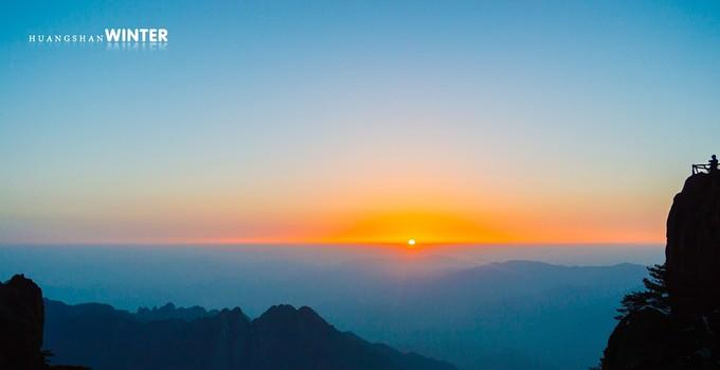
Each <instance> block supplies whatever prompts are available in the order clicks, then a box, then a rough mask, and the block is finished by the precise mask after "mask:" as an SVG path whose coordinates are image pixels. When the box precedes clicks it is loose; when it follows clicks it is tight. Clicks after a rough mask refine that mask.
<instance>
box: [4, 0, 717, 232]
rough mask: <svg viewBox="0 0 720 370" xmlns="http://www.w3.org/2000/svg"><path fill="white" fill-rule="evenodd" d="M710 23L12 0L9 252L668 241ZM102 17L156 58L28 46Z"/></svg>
mask: <svg viewBox="0 0 720 370" xmlns="http://www.w3.org/2000/svg"><path fill="white" fill-rule="evenodd" d="M719 22H720V5H719V4H717V3H713V2H691V1H682V2H680V1H675V2H673V1H663V2H658V1H652V2H650V1H594V2H589V1H588V2H580V1H574V2H555V1H547V2H539V1H527V2H524V1H509V2H500V1H498V2H476V1H472V2H466V1H434V2H431V1H405V2H402V1H393V2H387V1H377V2H372V1H347V2H341V1H321V2H308V1H273V2H251V1H216V2H212V1H210V2H189V1H172V2H171V1H167V2H141V1H137V2H108V3H100V2H94V1H72V2H58V1H6V2H3V3H2V5H0V168H1V169H2V171H3V179H4V180H3V182H2V183H1V184H0V242H7V243H12V242H40V243H44V242H48V243H52V242H134V241H142V242H148V241H150V242H154V241H158V242H163V241H204V240H208V241H218V240H220V241H222V240H237V241H263V240H267V241H313V240H338V241H356V240H353V239H357V240H359V241H363V240H373V241H378V240H381V239H383V238H385V239H392V240H394V239H395V238H401V237H402V235H401V234H403V233H408V234H410V233H420V234H421V235H427V238H428V239H433V240H435V241H449V240H455V238H453V237H452V236H451V235H447V234H448V233H451V232H457V233H459V234H467V235H462V237H457V239H458V240H463V241H478V242H482V241H493V242H497V241H526V242H532V241H543V242H547V241H584V242H587V241H602V242H608V241H658V240H662V238H663V235H664V233H663V227H664V218H665V216H666V211H667V209H668V206H669V202H670V200H671V197H672V194H673V193H674V192H676V191H678V190H679V187H680V186H681V184H682V181H683V179H684V177H685V176H686V175H687V174H688V173H689V164H690V163H691V162H699V161H704V160H706V157H707V156H709V154H712V153H713V152H714V151H715V150H718V147H717V142H718V140H717V138H716V136H715V134H714V132H715V131H717V130H718V128H720V109H719V108H718V107H719V106H720V105H718V104H717V102H718V98H720V88H719V86H720V84H718V82H720V69H719V68H718V66H720V47H719V46H718V45H720V43H719V41H720V23H719ZM106 27H133V28H134V27H164V28H167V29H168V31H169V43H168V46H167V50H163V51H155V52H134V51H117V50H116V51H108V50H105V49H104V46H103V45H100V46H87V45H86V46H77V45H54V46H47V45H33V44H29V43H28V42H27V35H28V34H31V33H33V34H55V33H62V34H66V33H68V34H73V33H88V34H96V33H102V32H103V30H104V28H106ZM396 214H403V215H407V214H412V215H413V216H406V218H405V219H406V220H407V221H402V222H398V225H397V226H393V227H395V228H397V230H396V231H389V230H385V231H383V232H385V233H386V235H381V234H382V232H379V231H377V230H376V229H378V227H377V226H373V227H372V228H374V229H373V230H367V229H368V227H369V226H367V225H376V224H377V223H378V222H380V221H377V220H386V219H387V218H388V217H390V218H393V217H394V216H392V217H391V216H388V215H396ZM451 218H452V219H453V220H459V221H457V222H456V223H457V224H462V225H469V226H467V227H456V228H452V227H445V226H442V227H441V226H437V225H436V224H445V223H450V221H447V220H448V219H451ZM420 219H422V220H435V221H427V222H424V221H423V222H420V221H418V220H420ZM438 220H443V221H438ZM408 223H414V224H415V225H409V224H408ZM418 224H421V226H417V225H418ZM431 224H432V225H431ZM518 224H521V225H522V226H521V227H518ZM358 225H365V226H362V227H360V226H358ZM393 225H395V224H393ZM473 228H475V229H477V230H482V231H481V232H472V231H468V230H469V229H473ZM383 229H386V228H383ZM420 229H422V230H420ZM428 229H433V230H432V231H428V232H425V230H428ZM348 230H353V232H349V231H348ZM358 230H360V231H358ZM548 230H550V231H548ZM362 233H367V235H368V237H367V238H364V237H363V235H358V234H362ZM423 233H425V234H423ZM483 233H484V234H483ZM409 237H412V235H408V238H409Z"/></svg>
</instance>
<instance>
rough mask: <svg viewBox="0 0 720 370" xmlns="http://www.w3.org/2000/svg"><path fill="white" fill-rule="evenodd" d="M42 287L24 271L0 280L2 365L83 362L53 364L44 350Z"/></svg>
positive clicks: (21, 369)
mask: <svg viewBox="0 0 720 370" xmlns="http://www.w3.org/2000/svg"><path fill="white" fill-rule="evenodd" d="M43 323H44V307H43V299H42V290H40V287H38V286H37V285H36V284H35V283H34V282H33V281H32V280H30V279H27V278H26V277H25V276H23V275H15V276H13V277H12V278H11V279H10V280H9V281H7V282H5V283H2V282H0V369H8V370H46V369H53V370H62V369H66V370H70V369H77V370H80V369H84V368H83V367H80V366H49V365H48V364H47V361H46V357H48V356H50V355H51V353H50V352H48V351H43V350H42V346H43Z"/></svg>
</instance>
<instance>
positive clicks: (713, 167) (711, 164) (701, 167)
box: [692, 154, 718, 175]
mask: <svg viewBox="0 0 720 370" xmlns="http://www.w3.org/2000/svg"><path fill="white" fill-rule="evenodd" d="M716 172H718V159H717V157H716V156H715V155H714V154H713V156H712V157H711V158H710V160H709V161H708V163H697V164H693V165H692V174H693V175H697V174H699V173H716Z"/></svg>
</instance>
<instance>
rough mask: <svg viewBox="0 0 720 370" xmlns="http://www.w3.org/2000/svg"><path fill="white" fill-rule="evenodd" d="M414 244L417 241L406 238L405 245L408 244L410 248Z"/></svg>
mask: <svg viewBox="0 0 720 370" xmlns="http://www.w3.org/2000/svg"><path fill="white" fill-rule="evenodd" d="M415 244H417V242H416V241H415V239H408V241H407V245H408V246H409V247H410V248H412V247H414V246H415Z"/></svg>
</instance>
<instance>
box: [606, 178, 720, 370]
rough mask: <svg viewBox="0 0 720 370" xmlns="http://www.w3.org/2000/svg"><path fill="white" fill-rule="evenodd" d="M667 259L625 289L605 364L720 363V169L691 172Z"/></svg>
mask: <svg viewBox="0 0 720 370" xmlns="http://www.w3.org/2000/svg"><path fill="white" fill-rule="evenodd" d="M665 256H666V260H665V264H664V266H657V267H656V268H655V269H652V270H651V271H653V272H654V273H655V274H654V276H653V279H646V281H645V285H646V287H647V290H646V291H643V292H636V293H633V294H630V295H628V296H627V297H626V298H625V300H624V301H623V306H624V307H623V308H621V309H620V312H621V313H622V315H621V317H620V321H619V322H618V325H617V326H616V328H615V330H614V331H613V333H612V335H611V336H610V339H609V340H608V346H607V348H606V350H605V354H604V357H603V359H602V360H601V366H600V367H601V368H602V369H605V370H644V369H655V370H695V369H698V370H705V369H707V370H710V369H714V370H716V369H720V173H718V172H717V171H714V173H710V174H708V173H698V174H694V175H692V176H690V177H689V178H688V179H687V181H686V182H685V185H684V187H683V189H682V191H681V192H680V193H679V194H677V195H676V196H675V199H674V201H673V205H672V208H671V209H670V214H669V215H668V220H667V245H666V247H665Z"/></svg>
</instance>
